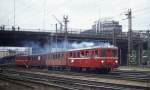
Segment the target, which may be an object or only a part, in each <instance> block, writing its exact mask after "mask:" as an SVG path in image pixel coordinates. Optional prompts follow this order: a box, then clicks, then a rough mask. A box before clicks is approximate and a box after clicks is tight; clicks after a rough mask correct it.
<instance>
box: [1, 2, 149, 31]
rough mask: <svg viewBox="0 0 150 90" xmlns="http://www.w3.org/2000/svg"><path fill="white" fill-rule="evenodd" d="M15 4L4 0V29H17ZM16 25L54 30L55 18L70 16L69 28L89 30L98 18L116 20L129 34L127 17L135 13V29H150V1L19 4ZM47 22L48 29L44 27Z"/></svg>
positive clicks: (2, 20)
mask: <svg viewBox="0 0 150 90" xmlns="http://www.w3.org/2000/svg"><path fill="white" fill-rule="evenodd" d="M13 1H14V0H0V25H3V24H5V25H13V20H14V18H13V17H14V10H13V9H14V8H13V5H14V2H13ZM15 1H16V3H15V4H16V5H15V7H16V12H15V16H16V19H15V21H16V25H19V26H21V27H25V28H35V29H36V28H45V29H54V24H55V23H57V22H56V20H55V19H54V18H53V17H52V15H55V16H56V17H57V18H58V19H59V20H60V21H62V17H63V15H68V16H69V21H70V22H69V27H70V28H77V29H88V28H91V25H92V24H93V23H94V21H95V20H97V19H98V18H104V17H113V18H112V19H114V20H119V21H120V24H122V25H123V31H127V20H122V19H125V18H126V16H125V15H124V14H125V12H127V9H128V8H132V10H133V29H135V30H139V29H140V30H141V29H150V20H149V19H150V0H15ZM44 10H45V14H44ZM43 22H45V26H44V23H43Z"/></svg>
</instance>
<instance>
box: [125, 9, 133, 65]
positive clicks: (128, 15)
mask: <svg viewBox="0 0 150 90" xmlns="http://www.w3.org/2000/svg"><path fill="white" fill-rule="evenodd" d="M125 15H126V16H127V19H128V60H127V65H128V66H129V65H130V62H131V60H132V11H131V9H128V13H127V14H125Z"/></svg>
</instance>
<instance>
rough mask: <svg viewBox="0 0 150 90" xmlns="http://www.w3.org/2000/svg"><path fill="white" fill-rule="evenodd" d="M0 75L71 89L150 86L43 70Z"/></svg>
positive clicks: (141, 88)
mask: <svg viewBox="0 0 150 90" xmlns="http://www.w3.org/2000/svg"><path fill="white" fill-rule="evenodd" d="M0 76H3V77H7V78H8V77H11V78H15V79H18V80H20V79H21V80H25V81H30V82H35V83H42V84H51V85H54V86H57V87H58V86H59V87H61V88H64V89H69V90H106V89H107V90H146V89H147V90H148V89H149V87H148V86H138V85H129V84H119V83H118V84H117V83H110V82H99V81H97V80H95V79H90V78H89V77H86V78H85V77H79V76H76V77H74V76H69V77H68V76H65V75H58V74H57V75H56V74H55V75H50V74H48V73H42V72H36V73H35V72H32V71H30V72H27V71H16V70H6V71H4V72H3V73H1V75H0Z"/></svg>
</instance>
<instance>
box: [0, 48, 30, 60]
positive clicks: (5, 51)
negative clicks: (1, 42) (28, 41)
mask: <svg viewBox="0 0 150 90" xmlns="http://www.w3.org/2000/svg"><path fill="white" fill-rule="evenodd" d="M18 54H26V55H27V54H32V48H30V47H0V58H2V57H5V56H12V55H18Z"/></svg>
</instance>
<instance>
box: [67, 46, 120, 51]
mask: <svg viewBox="0 0 150 90" xmlns="http://www.w3.org/2000/svg"><path fill="white" fill-rule="evenodd" d="M96 48H103V49H104V48H111V49H117V47H115V46H93V47H86V48H77V49H70V50H68V51H76V50H86V49H96Z"/></svg>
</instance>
